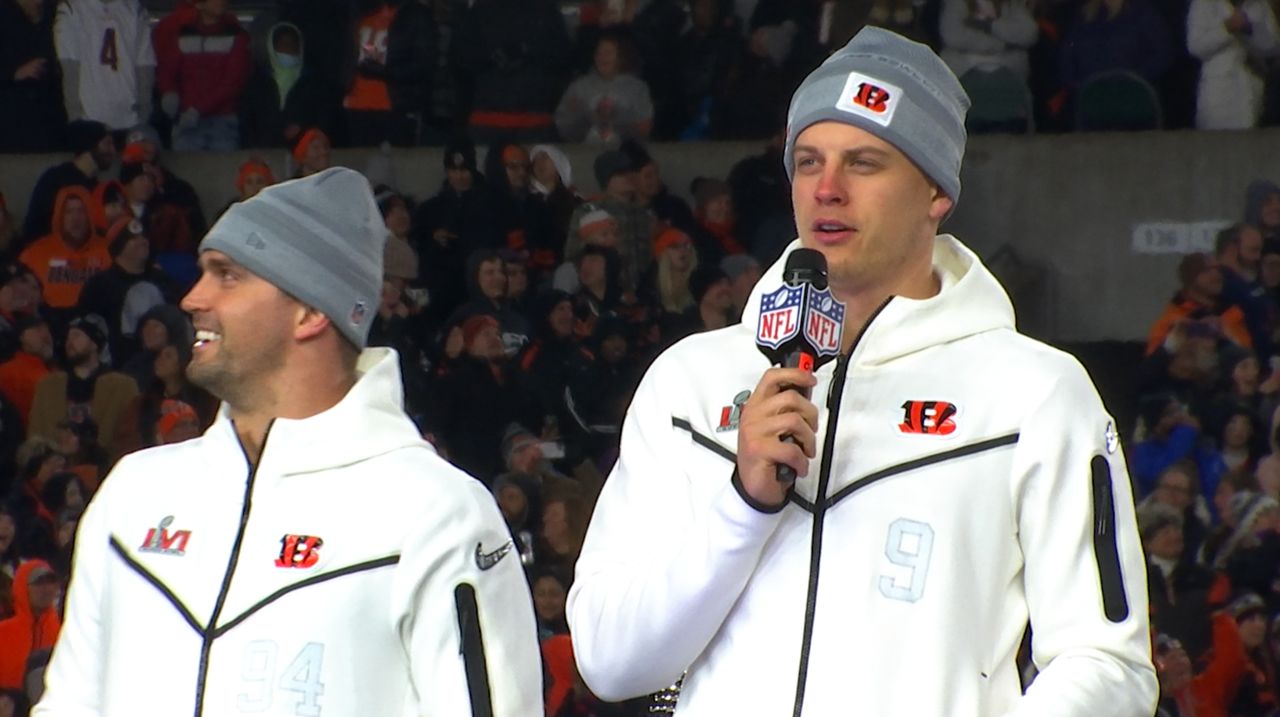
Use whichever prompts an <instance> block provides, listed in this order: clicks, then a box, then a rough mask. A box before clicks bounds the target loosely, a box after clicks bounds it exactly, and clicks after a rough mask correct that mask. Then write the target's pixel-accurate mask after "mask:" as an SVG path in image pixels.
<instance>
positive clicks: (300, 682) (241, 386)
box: [33, 168, 542, 717]
mask: <svg viewBox="0 0 1280 717" xmlns="http://www.w3.org/2000/svg"><path fill="white" fill-rule="evenodd" d="M385 237H386V228H385V226H384V225H383V223H382V216H381V214H380V213H379V212H378V208H377V205H376V204H375V203H374V200H373V196H372V194H371V193H370V191H369V185H368V183H367V182H366V181H365V179H364V177H362V176H361V175H359V174H358V173H356V172H353V171H351V170H348V169H341V168H337V169H330V170H326V171H323V172H320V173H318V174H316V175H313V176H311V177H308V178H306V179H299V180H296V181H291V182H285V183H283V184H278V185H275V186H272V187H269V188H267V189H264V190H262V192H260V193H259V194H258V195H257V196H255V197H253V198H252V199H249V200H247V201H244V202H240V203H237V204H234V205H232V207H231V208H230V209H228V210H227V212H226V213H225V214H224V215H223V217H222V219H220V220H219V221H218V223H217V224H216V225H215V226H214V227H213V229H211V230H210V231H209V234H208V236H206V237H205V238H204V241H203V242H202V243H201V245H200V249H201V255H200V266H201V269H202V270H203V273H202V275H201V278H200V280H199V282H197V283H196V285H195V287H194V288H192V290H191V292H190V293H189V294H188V295H187V296H186V298H185V299H183V301H182V306H183V308H184V309H185V310H186V311H188V312H189V313H190V314H191V315H192V318H193V323H194V325H195V329H196V340H195V344H194V347H193V356H192V359H191V363H190V365H189V366H188V368H187V372H188V375H189V377H190V378H191V380H192V381H193V382H194V383H196V384H198V385H200V386H202V387H203V388H205V389H207V390H209V391H210V392H212V393H213V394H214V395H216V396H218V397H219V398H220V399H222V401H223V405H222V410H221V411H220V414H219V416H218V419H217V421H216V422H215V423H214V424H213V426H212V427H211V428H210V429H209V430H208V431H207V432H206V433H205V434H204V435H203V436H201V437H200V438H197V439H194V440H191V441H186V442H183V443H177V444H173V445H166V446H162V447H159V448H153V449H150V450H145V451H141V452H139V453H134V454H131V455H129V456H127V457H125V458H124V459H122V460H121V461H120V462H119V463H118V464H117V466H116V468H115V469H114V470H113V471H112V473H111V475H110V476H109V478H108V480H106V481H104V483H103V487H102V489H101V490H100V491H99V492H98V493H97V495H96V496H95V497H94V500H93V502H92V503H91V504H90V506H89V508H88V510H87V512H86V513H85V516H84V519H83V520H82V521H81V523H80V529H79V534H78V537H77V541H76V550H75V564H74V567H73V570H72V582H71V589H70V593H69V598H68V607H67V614H66V625H65V626H64V629H63V632H62V635H61V637H60V641H59V642H58V645H57V647H56V648H55V649H54V654H53V662H52V664H51V666H50V668H49V672H48V676H47V685H48V691H47V692H46V693H45V697H44V699H43V700H42V701H41V702H40V704H39V705H37V706H36V708H35V711H34V712H33V714H34V715H38V716H42V717H55V716H57V717H64V716H66V717H71V716H78V715H100V716H102V717H112V716H116V715H119V716H122V717H123V716H125V715H127V716H129V717H133V716H136V715H142V714H157V715H159V714H163V715H189V714H194V715H196V717H200V715H234V714H265V715H277V716H280V717H283V716H284V715H321V714H324V715H398V716H403V717H408V716H410V715H414V716H418V715H459V716H461V715H481V714H483V715H495V716H501V715H505V716H509V717H525V716H526V715H530V714H535V713H536V711H537V710H539V709H540V706H539V705H540V704H541V696H542V689H541V673H540V669H539V663H538V646H537V638H536V627H535V621H534V615H533V608H532V603H531V598H530V596H529V589H528V587H527V585H526V583H525V580H524V575H523V571H522V570H521V566H520V558H519V556H518V555H516V556H515V557H508V556H509V555H510V554H512V553H513V552H514V551H512V549H511V548H512V543H511V538H510V535H509V534H508V532H507V528H506V525H505V523H504V522H503V519H502V516H501V514H500V513H499V511H498V509H497V507H496V505H495V504H494V501H493V498H492V497H491V496H490V495H489V493H488V492H487V491H486V490H485V488H484V486H482V485H481V484H480V483H479V482H477V481H475V480H473V479H472V478H470V477H469V476H467V475H466V474H464V473H462V472H461V471H459V470H457V469H455V468H453V467H452V466H450V465H449V464H448V463H446V462H445V461H444V460H443V459H441V458H440V457H438V456H437V455H436V454H435V452H434V451H433V450H432V449H431V447H430V445H429V444H427V443H426V442H425V441H423V440H422V438H421V437H420V435H419V434H418V431H417V429H416V428H415V426H414V425H413V423H412V422H410V420H409V419H408V418H407V417H406V416H405V414H404V411H403V408H402V405H401V396H402V395H403V388H402V386H401V381H400V372H399V362H398V360H397V358H396V355H395V353H394V352H393V351H391V350H389V349H365V348H364V347H365V341H366V339H367V337H368V332H369V324H370V322H371V321H372V319H373V316H374V312H376V310H377V307H378V298H379V294H380V292H381V286H382V250H383V242H384V240H385ZM389 497H391V499H390V500H389V499H388V498H389ZM504 558H505V559H504Z"/></svg>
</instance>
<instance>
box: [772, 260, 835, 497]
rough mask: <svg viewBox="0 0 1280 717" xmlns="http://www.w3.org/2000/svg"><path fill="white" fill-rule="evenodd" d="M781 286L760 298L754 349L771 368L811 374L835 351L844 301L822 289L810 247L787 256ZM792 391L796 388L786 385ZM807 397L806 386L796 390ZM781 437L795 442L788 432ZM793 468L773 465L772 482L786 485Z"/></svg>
mask: <svg viewBox="0 0 1280 717" xmlns="http://www.w3.org/2000/svg"><path fill="white" fill-rule="evenodd" d="M782 281H783V285H782V286H781V287H779V288H778V290H777V291H774V292H773V293H769V294H765V295H764V296H762V297H761V299H760V319H759V322H758V323H757V324H756V348H758V349H760V352H761V353H763V354H764V355H765V357H766V358H768V359H769V361H770V362H772V363H773V364H774V365H775V366H782V367H783V368H799V369H802V370H805V371H808V372H809V373H813V372H814V371H816V370H817V369H818V367H819V366H822V365H823V364H825V363H827V362H829V361H831V360H832V359H834V358H835V357H836V356H838V355H839V354H840V339H841V336H842V335H843V333H844V304H842V303H841V302H840V301H838V300H837V299H836V298H835V297H834V296H832V295H831V290H830V289H829V288H828V287H827V258H826V257H825V256H823V255H822V252H820V251H817V250H815V249H796V250H795V251H793V252H791V254H790V255H789V256H787V263H786V267H785V268H784V269H783V271H782ZM792 390H797V389H792ZM802 393H803V394H804V397H805V398H809V390H808V389H805V390H804V391H802ZM782 440H784V441H788V442H791V443H795V438H794V437H793V436H789V435H788V436H783V438H782ZM795 479H796V471H795V469H794V468H792V467H791V466H789V465H786V464H779V465H778V480H779V481H781V482H787V483H790V482H792V481H794V480H795Z"/></svg>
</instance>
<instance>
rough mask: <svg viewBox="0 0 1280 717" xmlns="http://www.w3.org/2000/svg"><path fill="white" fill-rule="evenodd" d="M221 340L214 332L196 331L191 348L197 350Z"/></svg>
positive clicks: (220, 336)
mask: <svg viewBox="0 0 1280 717" xmlns="http://www.w3.org/2000/svg"><path fill="white" fill-rule="evenodd" d="M221 340H222V334H220V333H217V332H215V331H208V330H205V329H200V330H199V331H196V340H195V343H193V344H192V345H191V347H192V348H196V349H198V348H201V347H203V346H206V345H208V344H211V343H213V342H214V341H221Z"/></svg>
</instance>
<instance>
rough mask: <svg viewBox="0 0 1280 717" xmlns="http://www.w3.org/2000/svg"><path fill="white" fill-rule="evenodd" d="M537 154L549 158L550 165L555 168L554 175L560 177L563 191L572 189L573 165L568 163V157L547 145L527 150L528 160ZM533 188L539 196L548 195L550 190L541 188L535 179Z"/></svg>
mask: <svg viewBox="0 0 1280 717" xmlns="http://www.w3.org/2000/svg"><path fill="white" fill-rule="evenodd" d="M539 154H545V155H547V157H549V158H551V163H552V164H554V165H555V166H556V174H559V175H560V184H562V185H564V188H565V189H570V188H571V187H573V165H572V164H570V163H569V155H567V154H565V153H564V152H563V151H561V150H560V148H559V147H553V146H552V145H549V144H535V145H534V146H533V149H531V150H529V159H530V160H532V159H533V158H535V157H537V156H538V155H539ZM533 188H534V189H535V190H537V191H538V192H539V193H541V194H550V193H551V190H552V188H551V187H546V186H543V185H542V183H541V182H539V181H538V180H537V179H534V180H533Z"/></svg>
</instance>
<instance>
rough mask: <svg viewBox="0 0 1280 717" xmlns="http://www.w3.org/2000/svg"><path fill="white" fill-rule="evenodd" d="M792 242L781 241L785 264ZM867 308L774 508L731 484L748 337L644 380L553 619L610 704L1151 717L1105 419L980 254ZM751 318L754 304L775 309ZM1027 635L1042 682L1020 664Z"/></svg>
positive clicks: (716, 343)
mask: <svg viewBox="0 0 1280 717" xmlns="http://www.w3.org/2000/svg"><path fill="white" fill-rule="evenodd" d="M798 245H799V242H795V243H794V244H793V245H792V248H795V247H796V246H798ZM933 262H934V271H935V274H936V275H937V276H938V278H939V280H940V283H941V289H940V291H939V292H938V294H937V295H936V296H934V297H932V298H930V299H925V300H913V299H907V298H902V297H897V298H894V299H892V300H890V301H888V302H887V303H886V304H885V305H884V306H883V307H882V308H881V310H880V311H879V312H878V313H876V314H875V315H874V316H873V317H872V318H871V320H870V321H869V323H868V324H867V326H866V328H865V329H864V330H863V331H862V333H861V335H860V336H859V337H858V338H857V339H856V340H855V341H854V346H853V349H852V350H851V351H850V352H849V353H847V354H845V355H844V356H842V357H841V358H840V359H839V360H838V361H836V362H833V363H829V364H827V365H825V366H822V367H820V368H819V369H818V370H817V371H816V377H817V385H816V386H814V388H813V393H812V395H813V402H814V403H815V404H816V405H817V407H818V425H819V427H820V430H819V437H818V444H817V456H819V458H817V459H815V460H814V461H813V462H812V463H811V464H810V466H809V472H808V475H807V476H803V477H801V478H800V479H799V480H797V481H796V483H795V490H794V492H793V493H792V494H791V496H790V499H789V500H788V502H787V503H786V504H785V505H784V506H782V507H779V508H778V509H776V510H774V511H773V512H769V511H768V510H767V509H764V507H755V506H752V505H750V504H749V503H748V502H747V501H746V500H744V498H743V496H744V495H745V492H743V489H742V488H741V483H740V482H735V476H736V472H735V470H734V467H735V463H736V460H737V459H736V456H735V455H734V450H735V449H736V448H737V437H738V436H737V430H738V420H739V418H740V412H739V409H738V406H739V405H740V404H741V403H742V402H743V400H744V399H745V397H744V396H743V395H742V394H743V393H744V392H747V391H749V390H751V388H752V387H753V386H755V385H756V383H757V382H758V381H759V380H760V376H761V374H762V373H764V371H765V370H766V369H768V368H769V362H768V360H767V359H765V358H764V357H763V356H762V355H761V354H760V352H758V351H757V350H756V347H755V346H754V342H753V339H754V335H755V332H754V331H753V329H754V328H755V326H756V320H757V317H758V316H759V315H760V311H761V303H762V300H763V298H762V297H763V294H764V293H765V292H771V291H773V290H774V289H775V288H777V287H779V286H781V284H782V267H783V266H784V265H785V263H786V257H785V256H784V257H782V258H781V259H779V260H778V262H777V263H776V264H775V265H774V266H773V267H772V268H771V269H769V270H768V271H767V272H765V275H764V277H763V278H762V279H761V280H760V282H759V283H758V284H757V285H756V288H755V290H754V292H753V293H752V297H751V300H750V301H749V302H748V304H747V309H746V312H745V315H746V317H747V321H746V322H744V324H740V325H736V326H730V327H727V328H724V329H720V330H718V331H710V332H706V333H701V334H695V335H694V336H690V337H689V338H687V339H684V340H683V341H681V342H679V343H677V344H676V345H675V346H673V347H672V348H671V349H669V350H667V351H666V352H665V353H663V354H662V355H661V356H659V357H658V359H657V361H655V362H654V363H653V366H652V367H651V368H650V369H649V371H648V373H647V374H646V376H645V378H644V381H643V382H642V383H641V385H640V388H639V389H638V390H637V391H636V394H635V398H634V399H633V401H632V403H631V407H630V409H629V410H628V413H627V418H626V422H625V423H624V425H623V429H622V451H621V454H620V456H619V458H618V463H617V465H616V466H615V468H614V470H613V472H612V473H611V474H610V476H609V479H608V481H607V482H606V483H605V486H604V491H603V492H602V493H601V494H600V500H599V503H597V505H596V509H595V514H594V515H593V516H592V519H591V527H590V530H589V531H588V533H587V539H586V544H585V545H584V546H583V549H582V557H581V558H580V559H579V561H578V565H577V577H576V580H575V582H574V584H573V588H572V589H571V590H570V592H569V599H568V618H569V627H570V630H571V632H572V634H573V647H574V655H575V657H576V659H577V664H578V668H579V669H580V670H581V672H582V676H583V678H584V679H585V680H586V683H587V685H589V686H590V687H591V688H592V690H593V691H595V692H596V694H598V695H600V696H601V697H603V698H605V699H619V698H624V697H632V696H636V695H642V694H645V693H648V692H653V691H655V690H659V689H662V688H664V687H666V686H667V685H670V684H672V683H673V682H675V681H676V680H677V679H678V678H679V677H680V676H681V674H682V673H687V674H685V678H684V683H683V687H682V689H681V691H680V695H679V698H678V701H677V702H676V706H675V714H676V715H677V717H723V716H725V715H732V716H735V717H736V716H738V715H769V716H771V717H776V716H777V715H793V716H794V717H827V716H828V715H860V716H861V715H866V716H867V717H908V716H909V717H1081V716H1082V715H1099V716H1101V715H1106V717H1147V716H1148V715H1150V714H1151V713H1152V712H1153V711H1154V710H1155V701H1156V693H1157V683H1156V675H1155V670H1154V669H1153V667H1152V665H1151V654H1150V635H1149V633H1148V620H1147V610H1146V606H1147V590H1146V571H1145V569H1144V562H1143V556H1142V547H1141V545H1140V543H1139V540H1138V532H1137V528H1136V525H1135V519H1134V510H1133V499H1132V495H1131V493H1130V487H1129V478H1128V473H1127V470H1126V468H1125V463H1124V457H1123V454H1122V452H1121V450H1120V444H1119V439H1118V437H1117V436H1116V432H1115V424H1114V422H1113V419H1112V418H1111V417H1110V416H1108V415H1107V413H1106V410H1105V408H1104V407H1103V405H1102V402H1101V400H1100V399H1099V398H1098V394H1097V392H1096V391H1095V390H1094V388H1093V386H1092V385H1091V383H1090V381H1089V377H1088V375H1087V374H1086V373H1085V371H1084V369H1083V368H1082V367H1081V366H1080V364H1079V362H1077V361H1076V360H1075V359H1074V358H1072V357H1071V356H1068V355H1067V354H1064V353H1062V352H1061V351H1057V350H1056V349H1053V348H1050V347H1048V346H1045V345H1043V344H1039V343H1037V342H1035V341H1033V340H1031V339H1029V338H1027V337H1025V336H1022V335H1019V334H1018V333H1017V332H1016V331H1015V330H1014V317H1013V307H1012V306H1011V305H1010V303H1009V299H1008V296H1007V295H1006V294H1005V292H1004V290H1003V289H1002V288H1001V287H1000V285H999V284H998V283H997V281H996V279H995V277H993V276H992V275H991V273H990V272H989V271H987V269H986V268H985V267H983V266H982V264H981V262H980V261H979V260H978V258H977V256H976V255H974V253H973V252H971V251H970V250H969V249H967V248H966V247H964V246H963V245H962V244H961V243H960V242H959V241H957V240H956V239H955V238H953V237H951V236H949V235H943V236H940V237H938V238H937V240H936V241H935V244H934V256H933ZM770 310H771V311H772V309H770ZM1028 623H1030V625H1031V632H1032V640H1031V657H1032V661H1033V663H1034V664H1035V666H1036V667H1037V668H1038V669H1039V670H1040V673H1039V675H1038V676H1037V677H1036V679H1035V681H1034V682H1033V683H1032V684H1031V686H1030V687H1029V688H1028V689H1027V690H1026V693H1025V694H1024V693H1023V691H1022V685H1021V682H1020V679H1019V671H1018V665H1017V662H1016V660H1015V655H1016V654H1017V651H1018V647H1019V645H1020V644H1021V642H1022V636H1023V633H1024V631H1025V630H1026V628H1027V625H1028Z"/></svg>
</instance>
